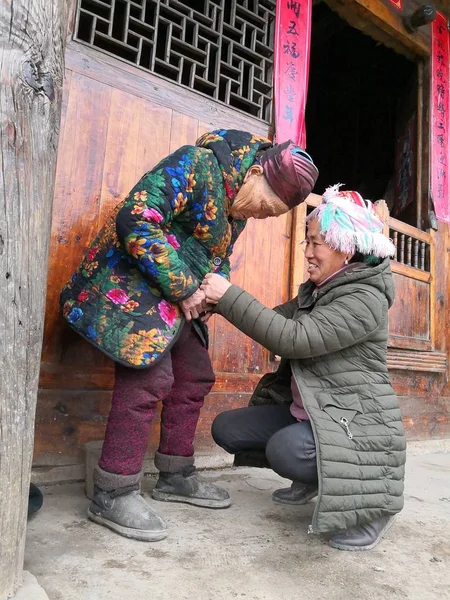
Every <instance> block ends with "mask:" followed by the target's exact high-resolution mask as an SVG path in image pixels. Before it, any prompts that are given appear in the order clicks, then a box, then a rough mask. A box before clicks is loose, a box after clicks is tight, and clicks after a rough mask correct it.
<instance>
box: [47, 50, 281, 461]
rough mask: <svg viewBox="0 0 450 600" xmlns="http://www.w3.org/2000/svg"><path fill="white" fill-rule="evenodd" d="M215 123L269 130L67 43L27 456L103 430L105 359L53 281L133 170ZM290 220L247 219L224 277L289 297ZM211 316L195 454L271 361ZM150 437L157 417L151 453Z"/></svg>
mask: <svg viewBox="0 0 450 600" xmlns="http://www.w3.org/2000/svg"><path fill="white" fill-rule="evenodd" d="M155 81H156V82H157V84H158V85H156V84H155ZM164 85H166V84H164ZM181 96H183V97H181ZM163 102H164V103H163ZM183 111H184V112H183ZM186 113H189V114H186ZM217 127H234V128H241V129H246V130H250V131H253V132H255V133H259V134H265V133H267V125H265V124H264V123H263V122H261V121H258V120H256V119H251V118H247V117H246V116H245V115H242V114H241V113H237V112H236V111H231V110H227V109H226V108H222V107H219V108H217V109H215V110H214V111H211V102H208V104H205V103H204V101H203V100H199V98H198V96H196V94H194V93H190V92H189V91H185V90H181V89H180V88H177V86H175V85H171V84H167V86H166V87H164V86H163V85H162V84H161V81H160V80H158V79H157V78H156V77H153V76H151V75H149V74H146V73H145V74H144V73H138V74H137V75H136V70H135V69H133V68H132V67H130V66H128V65H126V64H124V63H120V62H119V61H117V60H115V59H113V58H111V57H107V56H105V55H102V54H100V53H98V52H96V51H95V50H93V49H90V48H84V47H80V46H79V45H77V44H75V43H73V42H72V43H69V45H68V51H67V55H66V79H65V93H64V104H63V117H62V125H61V134H60V144H59V150H58V167H57V175H56V192H55V199H54V209H53V224H52V240H51V250H50V266H49V280H48V293H47V308H46V327H45V335H44V345H43V354H42V365H41V378H40V396H39V402H38V410H37V421H36V443H35V465H38V466H39V465H40V466H45V465H52V466H53V465H62V466H66V465H77V464H81V462H82V460H83V459H82V446H83V444H85V443H86V442H88V441H91V440H98V439H102V437H103V433H104V428H105V424H106V417H107V414H108V410H109V402H110V396H111V389H112V386H113V382H114V370H113V363H112V362H111V361H110V360H109V359H108V358H106V357H105V356H104V355H102V354H101V353H100V352H99V351H97V350H95V349H94V348H93V347H91V346H90V345H89V344H88V343H86V342H85V341H83V340H82V339H81V338H80V337H79V336H77V334H76V333H74V332H72V331H71V330H69V328H68V327H67V326H66V324H65V322H64V321H63V320H62V318H61V316H60V313H59V294H60V290H61V287H62V286H63V284H64V283H65V282H66V281H67V280H68V279H69V278H70V276H71V274H72V273H73V271H74V270H75V268H76V267H77V265H78V263H79V261H80V259H81V257H82V256H83V254H84V252H85V251H86V248H87V247H88V245H89V243H90V242H91V240H92V239H93V237H94V235H95V233H96V231H97V230H98V229H99V228H100V227H101V226H102V224H103V223H104V221H105V219H106V217H107V215H108V214H109V212H110V211H111V209H112V208H113V207H114V206H115V205H116V204H117V203H119V202H120V201H121V199H122V198H123V197H124V196H125V195H126V194H127V193H128V192H129V190H130V189H131V188H132V186H133V185H134V183H135V182H136V181H137V180H138V179H139V178H140V177H141V175H142V174H143V173H144V172H146V171H147V170H149V169H150V168H152V166H154V165H155V164H156V163H157V162H158V161H159V160H160V159H161V158H163V157H164V156H166V155H167V154H168V153H169V152H171V151H173V150H175V149H177V148H178V147H179V146H181V145H183V144H187V143H194V142H195V140H196V138H197V137H198V135H199V134H201V133H203V132H205V131H208V130H212V129H214V128H217ZM291 225H292V218H291V216H290V215H285V216H283V217H280V218H278V219H268V220H266V221H260V222H257V221H254V220H251V221H250V222H249V224H248V226H247V228H246V229H245V231H244V233H243V234H242V235H241V237H240V238H239V240H238V242H237V244H236V247H235V252H234V255H233V257H232V268H233V270H232V281H233V282H234V283H237V284H238V285H241V286H243V287H244V288H245V289H247V290H248V291H250V292H251V293H253V294H254V295H255V296H256V297H257V298H258V299H260V300H261V301H263V302H264V303H266V304H267V305H268V306H274V305H276V304H279V303H281V302H283V301H285V300H287V299H288V295H289V289H288V287H289V286H288V279H289V269H290V237H291ZM210 323H211V325H210V329H211V348H210V352H211V357H212V360H213V365H214V369H215V371H216V374H217V383H216V386H215V387H214V390H213V392H212V393H211V394H210V396H209V397H208V399H207V401H206V404H205V408H204V410H203V413H202V417H201V421H200V425H199V428H198V438H197V450H198V451H200V452H211V451H212V449H213V448H214V444H213V442H212V439H211V436H210V424H211V421H212V419H213V417H214V416H215V415H216V414H217V413H219V412H221V411H222V410H225V409H227V408H231V407H235V406H243V405H245V404H246V403H247V402H248V398H249V393H250V391H251V390H252V389H253V387H254V385H255V383H256V382H257V381H258V379H259V376H260V375H261V374H262V373H263V372H265V371H267V370H269V369H271V368H272V367H273V364H272V363H271V360H270V357H269V355H268V353H267V352H266V351H265V350H264V349H262V348H261V347H260V346H258V345H257V344H255V343H253V342H252V341H250V340H249V339H247V338H246V337H245V336H244V335H242V334H240V333H239V332H238V331H237V330H235V329H234V328H233V327H232V326H230V325H229V324H227V323H226V322H225V321H224V320H223V319H221V318H220V317H214V318H213V319H212V321H211V322H210ZM157 444H158V425H157V424H156V423H155V425H154V428H153V429H152V435H151V440H150V446H149V450H150V452H152V451H153V450H154V448H155V447H156V446H157Z"/></svg>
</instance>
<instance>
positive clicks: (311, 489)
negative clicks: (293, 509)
mask: <svg viewBox="0 0 450 600" xmlns="http://www.w3.org/2000/svg"><path fill="white" fill-rule="evenodd" d="M316 496H317V484H312V485H308V484H306V483H301V482H300V481H293V482H292V485H291V487H289V488H281V489H279V490H275V491H274V493H273V494H272V500H273V501H274V502H277V503H278V504H294V505H301V504H306V503H307V502H309V501H310V500H312V499H313V498H315V497H316Z"/></svg>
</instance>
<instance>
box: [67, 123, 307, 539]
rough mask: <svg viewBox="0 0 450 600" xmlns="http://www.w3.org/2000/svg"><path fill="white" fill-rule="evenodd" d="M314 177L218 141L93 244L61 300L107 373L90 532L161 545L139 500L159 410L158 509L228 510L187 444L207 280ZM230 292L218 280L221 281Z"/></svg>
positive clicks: (259, 147) (247, 141) (160, 531)
mask: <svg viewBox="0 0 450 600" xmlns="http://www.w3.org/2000/svg"><path fill="white" fill-rule="evenodd" d="M317 176H318V170H317V168H316V166H315V165H314V163H313V162H312V160H311V157H310V156H308V155H307V154H306V153H305V152H304V151H303V150H301V149H300V148H298V147H297V146H295V145H294V144H293V143H292V142H290V141H287V142H285V143H283V144H279V145H277V146H274V147H272V144H271V143H270V142H269V141H268V140H267V139H265V138H262V137H260V136H255V135H252V134H251V133H247V132H245V131H238V130H218V131H214V132H212V133H207V134H205V135H203V136H202V137H201V138H200V139H199V140H197V143H196V144H195V146H183V147H181V148H179V149H178V150H176V151H175V152H173V153H172V154H170V155H169V156H167V157H166V158H164V159H163V160H162V161H161V162H160V163H159V164H158V165H156V166H155V167H154V168H153V169H152V170H151V171H149V172H148V173H146V174H145V175H144V176H143V177H142V178H141V179H140V181H138V183H137V184H136V185H135V186H134V188H133V189H132V190H131V192H130V194H129V195H128V196H127V197H126V198H125V200H124V201H123V202H122V203H121V204H119V206H118V207H117V208H116V210H115V212H114V214H113V215H112V216H111V218H110V219H109V221H108V222H107V223H106V225H105V226H104V227H103V229H102V230H101V231H100V232H99V233H98V235H97V237H96V238H95V240H94V241H93V242H92V244H91V247H90V248H89V249H88V251H87V253H86V256H85V257H84V259H83V261H82V262H81V264H80V266H79V268H78V270H77V272H76V273H75V275H74V276H73V277H72V279H71V281H70V282H69V283H68V284H67V285H66V286H65V287H64V289H63V292H62V294H61V304H62V308H63V315H64V317H65V318H66V319H67V321H68V323H69V325H70V326H71V327H72V328H73V329H74V330H75V331H77V333H79V334H80V335H82V336H83V337H84V338H85V339H87V340H88V341H89V342H90V343H91V344H93V345H94V346H95V347H97V348H98V349H99V350H101V351H102V352H104V353H105V354H107V355H108V356H109V357H111V358H112V359H113V360H115V361H116V363H117V365H116V378H115V385H114V392H113V396H112V404H111V411H110V414H109V418H108V424H107V428H106V435H105V442H104V444H103V449H102V455H101V457H100V461H99V465H98V466H97V467H96V468H95V470H94V485H95V496H94V498H93V501H92V503H91V505H90V507H89V509H88V516H89V518H90V519H92V520H93V521H95V522H97V523H100V524H101V525H104V526H106V527H109V528H110V529H112V530H113V531H115V532H117V533H119V534H120V535H123V536H126V537H131V538H136V539H140V540H145V541H156V540H160V539H163V538H164V537H166V535H167V527H166V524H165V522H164V520H163V519H162V518H161V517H160V516H159V515H157V513H156V512H155V511H154V510H153V509H151V507H150V506H149V505H148V504H147V503H146V502H145V500H144V499H143V498H142V497H141V496H140V495H139V492H138V489H139V482H140V479H141V470H142V464H143V459H144V454H145V451H146V448H147V441H148V436H149V430H150V424H151V422H152V420H153V418H154V416H155V413H156V407H157V403H158V402H161V403H162V405H163V408H162V413H161V435H160V444H159V448H158V451H157V452H156V455H155V466H156V468H157V469H158V470H159V471H160V475H159V478H158V481H157V483H156V486H155V488H154V490H153V493H152V496H153V498H154V499H155V500H160V501H166V502H167V501H172V502H186V503H188V504H195V505H197V506H202V507H208V508H226V507H228V506H229V505H230V504H231V500H230V498H229V495H228V493H227V492H226V490H224V489H222V488H220V487H218V486H216V485H214V484H212V483H210V482H208V481H206V480H204V479H202V478H201V477H200V476H199V475H198V473H197V472H196V470H195V467H194V435H195V430H196V426H197V421H198V418H199V415H200V410H201V408H202V405H203V402H204V398H205V396H206V395H207V394H208V393H209V391H210V390H211V388H212V386H213V384H214V373H213V370H212V366H211V361H210V358H209V356H208V350H207V329H206V327H205V325H204V324H202V323H201V321H200V320H199V319H198V317H199V314H200V313H201V312H202V311H203V310H204V308H205V306H206V303H205V293H204V292H203V291H202V290H201V289H200V283H201V282H202V280H203V278H204V276H205V275H206V274H207V273H209V272H211V271H215V272H217V273H220V274H221V275H222V276H223V277H225V278H226V277H228V275H229V272H230V262H229V258H230V256H231V254H232V252H233V246H234V243H235V241H236V240H237V238H238V236H239V234H240V233H241V232H242V231H243V229H244V227H245V224H246V219H249V218H251V217H253V218H256V219H265V218H268V217H277V216H279V215H281V214H283V213H286V212H288V211H289V210H290V209H291V208H293V207H294V206H296V205H298V204H299V203H300V202H302V201H303V200H304V199H305V198H306V196H307V195H308V194H309V193H310V192H311V190H312V188H313V187H314V183H315V181H316V179H317ZM224 281H225V279H224Z"/></svg>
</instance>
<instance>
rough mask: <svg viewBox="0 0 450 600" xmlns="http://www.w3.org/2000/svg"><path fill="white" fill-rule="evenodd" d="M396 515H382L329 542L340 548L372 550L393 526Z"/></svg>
mask: <svg viewBox="0 0 450 600" xmlns="http://www.w3.org/2000/svg"><path fill="white" fill-rule="evenodd" d="M394 519H395V517H382V518H381V519H377V520H376V521H372V523H366V524H365V525H358V526H357V527H351V528H350V529H346V530H344V531H342V532H341V533H338V534H337V535H335V536H334V537H332V538H331V539H330V541H329V544H330V546H331V547H332V548H337V549H338V550H349V551H353V552H355V551H362V550H372V548H375V546H376V545H377V544H378V542H379V541H380V540H381V538H382V537H383V535H384V534H385V533H386V532H387V531H388V530H389V529H390V528H391V527H392V524H393V523H394Z"/></svg>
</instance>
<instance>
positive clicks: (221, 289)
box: [200, 273, 231, 304]
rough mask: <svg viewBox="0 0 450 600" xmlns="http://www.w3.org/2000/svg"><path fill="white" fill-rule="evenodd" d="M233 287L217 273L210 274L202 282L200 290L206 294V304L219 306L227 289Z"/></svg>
mask: <svg viewBox="0 0 450 600" xmlns="http://www.w3.org/2000/svg"><path fill="white" fill-rule="evenodd" d="M229 287H231V283H230V282H229V281H227V280H226V279H225V277H222V276H221V275H216V274H215V273H208V274H207V275H205V279H204V280H203V281H202V284H201V286H200V289H201V290H203V292H205V296H206V302H207V303H208V304H217V303H218V302H219V300H220V299H221V298H222V296H223V295H224V294H225V292H226V291H227V289H228V288H229Z"/></svg>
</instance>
